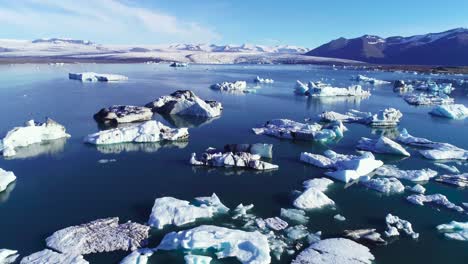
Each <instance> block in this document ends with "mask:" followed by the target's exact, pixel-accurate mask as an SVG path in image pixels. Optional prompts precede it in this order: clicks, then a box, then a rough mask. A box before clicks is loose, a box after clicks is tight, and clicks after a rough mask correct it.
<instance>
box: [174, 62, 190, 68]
mask: <svg viewBox="0 0 468 264" xmlns="http://www.w3.org/2000/svg"><path fill="white" fill-rule="evenodd" d="M187 66H188V63H185V62H176V61H174V62H172V63H171V64H169V67H175V68H182V67H187Z"/></svg>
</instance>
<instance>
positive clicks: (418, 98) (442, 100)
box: [403, 93, 455, 105]
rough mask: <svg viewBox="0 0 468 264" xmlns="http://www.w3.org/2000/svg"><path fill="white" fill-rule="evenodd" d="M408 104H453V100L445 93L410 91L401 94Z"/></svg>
mask: <svg viewBox="0 0 468 264" xmlns="http://www.w3.org/2000/svg"><path fill="white" fill-rule="evenodd" d="M403 99H404V100H405V101H406V102H407V103H408V104H410V105H446V104H453V103H454V102H455V100H454V99H453V98H451V97H448V96H447V95H433V94H416V93H410V94H406V95H404V96H403Z"/></svg>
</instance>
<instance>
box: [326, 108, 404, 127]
mask: <svg viewBox="0 0 468 264" xmlns="http://www.w3.org/2000/svg"><path fill="white" fill-rule="evenodd" d="M319 117H320V119H321V120H322V121H324V122H333V121H341V122H343V123H361V124H365V125H369V126H372V127H394V126H397V125H398V123H399V122H400V118H401V117H403V114H402V113H401V112H400V111H399V110H397V109H395V108H386V109H384V110H380V111H379V112H378V113H376V114H372V113H370V112H360V111H357V110H354V109H351V110H350V111H349V112H347V113H345V114H340V113H337V112H333V111H329V112H323V113H322V114H320V115H319Z"/></svg>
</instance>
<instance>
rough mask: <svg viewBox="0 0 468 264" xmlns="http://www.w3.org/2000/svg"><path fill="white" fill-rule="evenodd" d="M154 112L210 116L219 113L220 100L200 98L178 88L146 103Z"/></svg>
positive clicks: (221, 107) (220, 110)
mask: <svg viewBox="0 0 468 264" xmlns="http://www.w3.org/2000/svg"><path fill="white" fill-rule="evenodd" d="M146 107H149V108H151V109H152V110H153V111H154V112H158V113H160V114H167V115H188V116H198V117H206V118H212V117H217V116H220V115H221V112H222V110H223V106H222V104H221V103H220V102H217V101H210V100H202V99H201V98H200V97H198V96H197V95H196V94H195V93H194V92H192V91H190V90H178V91H175V92H173V93H171V94H170V95H165V96H161V97H159V98H158V99H156V100H155V101H153V102H150V103H148V104H146Z"/></svg>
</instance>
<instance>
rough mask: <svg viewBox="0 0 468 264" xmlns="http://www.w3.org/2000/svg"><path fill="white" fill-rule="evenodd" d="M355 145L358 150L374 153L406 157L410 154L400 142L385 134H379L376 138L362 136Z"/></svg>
mask: <svg viewBox="0 0 468 264" xmlns="http://www.w3.org/2000/svg"><path fill="white" fill-rule="evenodd" d="M356 147H357V148H358V149H360V150H365V151H370V152H374V153H381V154H391V155H402V156H406V157H409V156H411V155H410V154H409V152H408V151H406V149H404V148H403V147H402V146H401V145H400V144H398V143H396V142H395V141H393V140H391V139H389V138H387V137H385V136H381V137H379V138H378V139H370V138H365V137H363V138H361V139H360V140H359V141H358V145H357V146H356Z"/></svg>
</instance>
